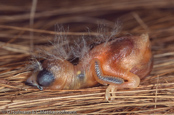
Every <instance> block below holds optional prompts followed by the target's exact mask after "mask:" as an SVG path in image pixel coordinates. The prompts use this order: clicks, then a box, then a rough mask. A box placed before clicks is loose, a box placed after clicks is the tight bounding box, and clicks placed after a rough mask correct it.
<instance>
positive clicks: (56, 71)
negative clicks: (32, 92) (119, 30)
mask: <svg viewBox="0 0 174 115" xmlns="http://www.w3.org/2000/svg"><path fill="white" fill-rule="evenodd" d="M152 65H153V61H152V53H151V45H150V41H149V36H148V34H142V35H140V36H124V37H120V38H115V39H113V40H111V41H109V42H105V43H102V44H100V45H97V46H96V47H94V48H92V49H91V50H90V51H89V52H88V53H87V54H86V56H84V58H83V59H80V60H79V63H78V64H77V65H73V64H72V63H70V62H69V61H67V60H60V59H47V60H44V62H43V63H42V64H41V69H40V71H38V72H35V73H33V74H32V75H31V76H30V77H29V78H28V79H27V81H26V82H27V83H29V84H32V85H33V86H36V87H38V88H39V89H40V90H43V89H50V90H51V89H80V88H86V87H92V86H95V85H96V84H98V83H99V84H103V85H109V86H108V88H107V89H106V95H105V98H106V100H107V101H109V98H110V93H109V92H110V91H115V90H117V89H123V88H136V87H138V85H139V84H140V79H142V78H144V77H145V76H147V75H148V74H149V73H150V71H151V70H152Z"/></svg>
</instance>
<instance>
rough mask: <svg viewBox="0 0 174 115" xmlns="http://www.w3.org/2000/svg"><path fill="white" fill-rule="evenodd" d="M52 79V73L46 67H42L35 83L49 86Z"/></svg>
mask: <svg viewBox="0 0 174 115" xmlns="http://www.w3.org/2000/svg"><path fill="white" fill-rule="evenodd" d="M53 81H54V75H53V74H52V73H51V72H49V71H48V70H46V69H43V70H42V71H40V72H39V74H38V75H37V83H38V84H39V85H40V86H49V85H50V84H51V83H52V82H53Z"/></svg>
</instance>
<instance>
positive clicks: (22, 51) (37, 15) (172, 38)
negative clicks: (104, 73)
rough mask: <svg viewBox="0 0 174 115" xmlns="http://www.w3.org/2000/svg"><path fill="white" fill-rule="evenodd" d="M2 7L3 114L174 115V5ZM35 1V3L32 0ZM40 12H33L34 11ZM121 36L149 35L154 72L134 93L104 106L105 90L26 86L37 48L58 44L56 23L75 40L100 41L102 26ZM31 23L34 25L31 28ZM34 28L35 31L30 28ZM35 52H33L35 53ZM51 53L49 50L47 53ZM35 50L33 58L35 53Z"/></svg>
mask: <svg viewBox="0 0 174 115" xmlns="http://www.w3.org/2000/svg"><path fill="white" fill-rule="evenodd" d="M7 1H8V2H5V1H4V2H2V1H1V2H2V4H1V8H0V11H1V13H0V15H1V18H0V29H1V32H0V55H1V56H0V60H1V61H0V96H1V98H0V110H1V111H3V112H14V111H16V112H17V111H18V112H21V114H22V112H27V111H28V112H31V111H35V112H43V111H45V112H48V111H50V112H51V111H52V112H53V111H57V112H60V111H63V112H72V113H73V112H74V113H88V114H132V113H133V114H139V113H144V114H150V113H152V114H172V113H174V109H173V108H174V96H173V93H174V21H173V20H174V13H173V11H174V9H173V7H174V2H173V1H171V0H154V1H145V0H142V1H134V0H133V1H131V2H129V1H121V0H120V1H119V0H118V1H106V0H100V1H79V0H75V1H66V2H65V1H56V0H51V1H37V5H36V7H35V5H34V4H32V2H31V1H27V2H26V1H25V2H24V1H22V0H17V1H16V0H15V1H13V0H7ZM33 2H34V0H33ZM34 8H36V11H34V10H33V11H34V12H32V11H31V9H34ZM30 14H32V15H30ZM33 19H35V20H34V21H32V20H33ZM117 20H119V23H121V27H122V30H121V32H120V33H119V34H118V36H121V35H122V34H140V33H148V34H149V36H150V39H151V42H152V52H153V54H154V67H153V71H152V72H151V74H150V75H149V76H148V77H146V78H145V79H143V80H142V81H141V83H140V86H139V87H137V88H134V89H123V90H119V91H117V92H115V93H116V96H115V97H112V98H115V100H116V102H113V103H108V102H106V101H104V94H105V89H106V86H98V87H93V88H86V89H80V90H56V91H48V90H44V91H39V90H38V89H35V88H33V87H30V86H26V85H25V84H24V81H25V80H26V78H27V76H29V74H30V73H31V72H30V71H26V70H25V69H24V68H25V65H26V64H28V61H29V59H30V57H31V54H37V53H38V52H37V51H36V50H35V49H37V48H42V47H46V48H48V47H47V46H46V45H47V44H48V41H54V38H55V36H54V35H55V34H56V35H59V34H61V33H59V32H56V31H54V25H55V24H63V25H64V27H65V28H66V27H68V26H69V32H66V33H65V34H66V35H67V36H68V37H67V38H69V39H70V41H71V40H72V41H73V40H74V39H76V38H79V36H82V35H83V36H86V35H89V32H88V31H86V30H88V29H86V27H88V28H89V29H90V31H91V32H90V36H92V37H96V36H98V35H100V33H98V32H96V31H97V28H98V24H99V23H104V24H105V26H107V27H108V28H113V25H115V22H116V21H117ZM29 22H30V23H29ZM31 28H34V29H31ZM32 49H33V51H32ZM48 50H49V48H48ZM31 51H32V53H31Z"/></svg>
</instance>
